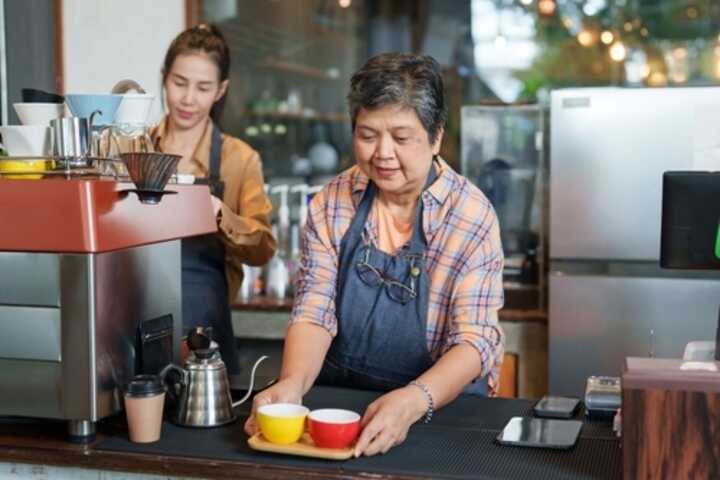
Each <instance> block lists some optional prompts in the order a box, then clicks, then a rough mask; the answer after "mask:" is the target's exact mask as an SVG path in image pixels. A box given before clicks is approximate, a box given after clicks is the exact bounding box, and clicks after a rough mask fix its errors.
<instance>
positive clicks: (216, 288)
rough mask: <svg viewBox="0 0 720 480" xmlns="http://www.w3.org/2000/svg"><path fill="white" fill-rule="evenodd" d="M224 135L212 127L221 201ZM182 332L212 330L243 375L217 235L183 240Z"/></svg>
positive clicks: (213, 174) (212, 180) (213, 181)
mask: <svg viewBox="0 0 720 480" xmlns="http://www.w3.org/2000/svg"><path fill="white" fill-rule="evenodd" d="M222 141H223V140H222V134H221V133H220V129H219V128H218V127H217V126H214V127H213V132H212V143H211V146H210V174H209V177H208V179H196V181H195V183H200V184H203V183H207V184H208V185H209V186H210V191H211V192H212V194H213V195H215V196H216V197H218V198H220V199H222V198H223V193H224V191H225V185H224V183H223V182H222V181H221V180H220V159H221V152H222ZM182 292H183V296H182V309H183V328H184V329H185V331H187V330H188V329H190V328H193V327H196V326H203V327H212V338H213V339H214V340H215V341H216V342H217V343H218V346H219V347H220V356H221V357H222V359H223V362H224V363H225V366H226V367H227V369H228V372H229V373H232V374H235V373H239V372H240V364H239V360H238V353H237V348H236V345H235V335H234V334H233V329H232V321H231V319H230V304H229V301H228V284H227V278H226V277H225V246H224V245H223V244H222V241H221V240H220V238H219V236H218V235H217V234H208V235H199V236H197V237H190V238H185V239H183V240H182Z"/></svg>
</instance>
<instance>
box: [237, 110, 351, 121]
mask: <svg viewBox="0 0 720 480" xmlns="http://www.w3.org/2000/svg"><path fill="white" fill-rule="evenodd" d="M247 118H258V119H268V120H317V121H321V122H349V121H350V117H349V115H348V114H347V113H344V112H316V113H311V114H306V113H302V112H300V113H290V112H268V113H255V112H248V114H247Z"/></svg>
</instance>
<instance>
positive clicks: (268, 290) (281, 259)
mask: <svg viewBox="0 0 720 480" xmlns="http://www.w3.org/2000/svg"><path fill="white" fill-rule="evenodd" d="M272 230H273V235H274V236H275V238H278V226H277V224H274V225H273V227H272ZM278 245H279V243H278ZM285 262H286V260H285V252H281V250H280V248H278V250H277V252H276V253H275V255H274V256H273V258H272V259H271V260H270V262H269V263H268V264H267V267H266V274H265V295H267V296H268V297H270V298H274V299H276V300H283V299H285V296H286V295H287V293H288V285H289V283H290V277H289V274H288V268H287V264H286V263H285Z"/></svg>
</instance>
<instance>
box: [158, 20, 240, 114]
mask: <svg viewBox="0 0 720 480" xmlns="http://www.w3.org/2000/svg"><path fill="white" fill-rule="evenodd" d="M193 52H204V53H206V54H207V55H208V56H209V57H210V58H211V59H212V60H213V62H215V65H217V67H218V71H219V72H220V78H219V81H220V82H223V81H225V80H227V79H228V76H229V75H230V48H229V47H228V44H227V42H226V41H225V37H224V36H223V34H222V33H220V30H219V29H218V28H217V27H216V26H215V25H212V24H209V23H201V24H199V25H196V26H194V27H192V28H188V29H187V30H185V31H184V32H182V33H180V34H179V35H178V36H177V37H175V39H174V40H173V41H172V43H171V44H170V47H169V48H168V50H167V53H165V61H164V62H163V68H162V83H163V86H164V85H165V80H167V76H168V74H169V73H170V70H171V69H172V66H173V63H175V59H176V58H177V57H178V55H183V54H186V53H193ZM225 97H227V93H226V94H225V95H223V96H222V98H220V99H219V100H218V101H217V102H215V103H214V104H213V106H212V109H211V110H210V118H212V120H213V122H215V123H216V124H218V123H220V120H221V119H222V113H223V109H224V108H225Z"/></svg>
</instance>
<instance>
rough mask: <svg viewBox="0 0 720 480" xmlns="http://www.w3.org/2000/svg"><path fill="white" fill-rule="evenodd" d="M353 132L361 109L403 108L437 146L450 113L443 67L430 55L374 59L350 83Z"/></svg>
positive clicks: (392, 54) (349, 103) (349, 97)
mask: <svg viewBox="0 0 720 480" xmlns="http://www.w3.org/2000/svg"><path fill="white" fill-rule="evenodd" d="M347 99H348V105H349V107H350V118H351V120H352V128H353V131H354V130H355V120H356V119H357V115H358V112H359V111H360V109H361V108H367V109H373V108H380V107H384V106H386V105H400V106H403V107H406V108H411V109H413V110H414V111H415V113H416V114H417V116H418V119H419V120H420V123H421V124H422V126H423V127H424V128H425V131H426V132H427V134H428V138H429V140H430V143H435V140H436V139H437V136H438V134H439V133H440V129H441V128H443V126H444V125H445V120H446V119H447V109H446V107H445V96H444V91H443V80H442V75H441V74H440V66H439V65H438V63H437V62H436V61H435V59H434V58H432V57H431V56H429V55H415V54H411V53H383V54H380V55H376V56H374V57H372V58H371V59H370V60H368V61H367V63H365V65H363V66H362V68H361V69H360V70H358V71H357V72H355V74H354V75H353V76H352V78H351V79H350V93H348V96H347Z"/></svg>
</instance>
